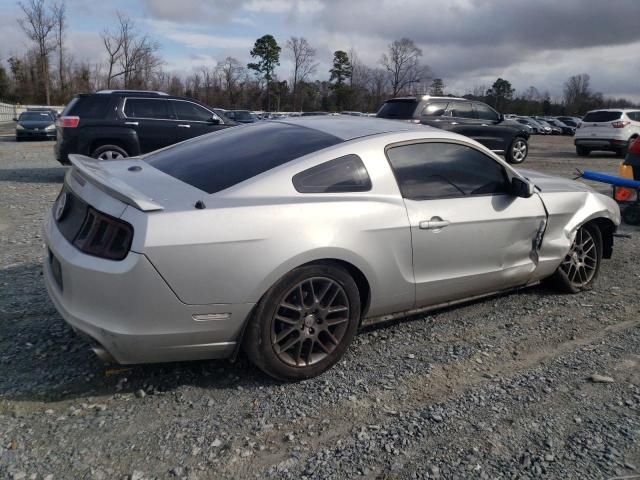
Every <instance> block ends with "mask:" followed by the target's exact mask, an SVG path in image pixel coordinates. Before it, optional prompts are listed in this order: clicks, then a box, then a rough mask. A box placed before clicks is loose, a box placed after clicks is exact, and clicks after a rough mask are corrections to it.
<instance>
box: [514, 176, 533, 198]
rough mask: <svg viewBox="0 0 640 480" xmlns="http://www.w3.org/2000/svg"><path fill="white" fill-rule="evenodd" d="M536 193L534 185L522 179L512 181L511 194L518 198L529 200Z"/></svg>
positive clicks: (516, 178)
mask: <svg viewBox="0 0 640 480" xmlns="http://www.w3.org/2000/svg"><path fill="white" fill-rule="evenodd" d="M534 193H535V186H534V185H533V183H531V182H528V181H526V180H523V179H522V178H520V177H513V178H512V179H511V194H512V195H514V196H516V197H522V198H529V197H530V196H532V195H533V194H534Z"/></svg>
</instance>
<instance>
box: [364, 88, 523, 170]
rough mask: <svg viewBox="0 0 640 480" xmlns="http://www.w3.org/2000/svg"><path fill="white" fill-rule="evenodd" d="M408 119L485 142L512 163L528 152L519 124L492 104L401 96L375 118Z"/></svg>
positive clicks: (384, 106) (390, 101)
mask: <svg viewBox="0 0 640 480" xmlns="http://www.w3.org/2000/svg"><path fill="white" fill-rule="evenodd" d="M376 116H377V117H379V118H388V119H391V120H407V121H412V122H415V123H421V124H423V125H430V126H432V127H438V128H441V129H443V130H449V131H451V132H455V133H459V134H461V135H465V136H467V137H470V138H473V139H474V140H476V141H478V142H480V143H482V144H483V145H485V146H486V147H488V148H490V149H491V150H493V151H494V152H495V153H498V154H501V155H504V156H505V158H506V159H507V161H508V162H509V163H522V162H523V161H524V160H525V158H527V153H528V152H529V144H528V142H527V140H528V139H529V133H528V132H527V131H526V129H525V128H524V127H523V126H522V125H520V124H518V123H517V122H506V121H505V118H504V116H503V115H502V114H500V113H498V112H496V111H495V110H494V109H493V108H491V107H490V106H489V105H487V104H485V103H482V102H476V101H471V100H467V99H464V98H455V97H432V96H429V95H424V96H418V97H399V98H394V99H392V100H387V101H386V102H385V103H384V104H383V105H382V107H381V108H380V110H379V111H378V114H377V115H376Z"/></svg>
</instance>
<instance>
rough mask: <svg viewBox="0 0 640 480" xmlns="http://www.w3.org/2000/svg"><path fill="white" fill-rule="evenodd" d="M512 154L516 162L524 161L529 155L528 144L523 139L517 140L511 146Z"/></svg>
mask: <svg viewBox="0 0 640 480" xmlns="http://www.w3.org/2000/svg"><path fill="white" fill-rule="evenodd" d="M511 149H512V152H511V154H512V155H511V156H512V158H513V160H514V162H516V163H520V162H522V161H524V159H525V158H526V157H527V144H526V143H525V142H524V141H523V140H516V141H515V142H513V146H512V147H511Z"/></svg>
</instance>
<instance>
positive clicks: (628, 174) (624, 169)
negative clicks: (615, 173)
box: [620, 163, 633, 180]
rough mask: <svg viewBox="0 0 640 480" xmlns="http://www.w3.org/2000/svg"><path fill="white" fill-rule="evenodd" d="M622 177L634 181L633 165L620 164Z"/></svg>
mask: <svg viewBox="0 0 640 480" xmlns="http://www.w3.org/2000/svg"><path fill="white" fill-rule="evenodd" d="M620 176H621V177H622V178H629V179H631V180H633V167H632V166H631V165H625V164H624V163H621V164H620Z"/></svg>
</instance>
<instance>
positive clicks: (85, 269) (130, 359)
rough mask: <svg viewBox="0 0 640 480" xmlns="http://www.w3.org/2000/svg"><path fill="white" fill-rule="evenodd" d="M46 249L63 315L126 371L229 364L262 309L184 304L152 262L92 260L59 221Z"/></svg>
mask: <svg viewBox="0 0 640 480" xmlns="http://www.w3.org/2000/svg"><path fill="white" fill-rule="evenodd" d="M45 243H46V245H47V249H48V250H47V257H46V258H45V261H44V266H43V267H44V268H43V270H44V281H45V285H46V287H47V291H48V293H49V297H50V298H51V300H52V302H53V304H54V305H55V307H56V309H57V310H58V312H59V313H60V315H61V316H62V317H63V318H64V320H65V321H66V322H67V323H68V324H69V325H71V326H72V327H73V328H74V329H76V330H78V331H80V332H82V333H84V334H85V335H88V336H89V337H91V338H92V339H93V340H94V341H95V342H96V343H97V344H99V346H100V347H101V348H103V349H104V350H106V351H107V352H108V353H109V355H110V356H111V357H113V358H114V359H115V360H116V361H117V362H118V363H123V364H132V363H152V362H169V361H178V360H198V359H206V358H226V357H229V356H231V355H232V353H233V351H234V350H235V347H236V340H237V339H238V336H239V334H240V332H241V330H242V327H243V325H244V323H245V321H246V320H247V318H248V317H249V314H250V312H251V310H252V308H253V306H254V304H208V305H187V304H184V303H182V302H181V301H180V300H178V298H177V297H176V295H175V294H174V293H173V291H172V290H171V289H170V288H169V286H168V285H167V284H166V282H165V281H164V280H163V279H162V277H161V276H160V275H159V274H158V272H157V271H156V270H155V268H154V267H153V266H152V265H151V263H150V262H149V260H147V258H146V256H144V255H142V254H138V253H134V252H130V253H129V255H128V256H127V257H126V258H125V259H124V260H122V261H112V260H105V259H101V258H96V257H92V256H89V255H85V254H83V253H82V252H80V251H79V250H77V249H76V248H75V247H74V246H73V245H71V244H70V243H69V242H68V241H67V240H66V239H65V238H64V237H63V236H62V234H61V233H60V231H59V230H58V228H57V226H56V224H55V222H54V220H53V218H52V217H51V214H49V215H47V219H46V221H45ZM194 315H209V317H205V318H204V319H202V318H200V320H195V319H194Z"/></svg>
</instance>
